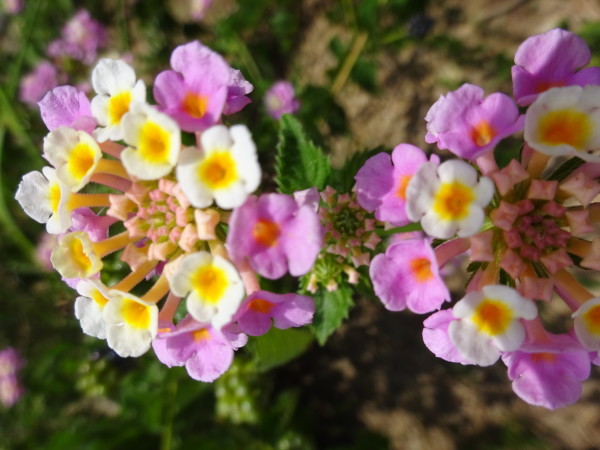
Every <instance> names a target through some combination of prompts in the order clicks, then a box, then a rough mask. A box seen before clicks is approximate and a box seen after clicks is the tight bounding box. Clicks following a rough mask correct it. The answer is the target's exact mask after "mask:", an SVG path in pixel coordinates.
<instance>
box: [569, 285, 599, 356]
mask: <svg viewBox="0 0 600 450" xmlns="http://www.w3.org/2000/svg"><path fill="white" fill-rule="evenodd" d="M572 317H573V319H574V321H573V323H574V327H575V334H576V335H577V339H579V342H581V345H583V346H584V347H585V348H587V349H588V350H591V351H594V352H598V351H600V297H596V298H593V299H591V300H588V301H587V302H585V303H584V304H583V305H581V306H580V307H579V309H578V310H577V311H575V312H574V313H573V316H572Z"/></svg>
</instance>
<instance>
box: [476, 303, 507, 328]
mask: <svg viewBox="0 0 600 450" xmlns="http://www.w3.org/2000/svg"><path fill="white" fill-rule="evenodd" d="M512 319H513V314H512V311H511V310H510V308H509V307H508V306H506V305H505V304H504V303H502V302H500V301H498V300H490V299H487V298H486V299H485V300H484V301H483V302H481V304H480V305H479V306H478V307H477V309H476V310H475V314H474V315H473V322H474V323H475V325H476V326H477V328H479V331H481V332H482V333H486V334H488V335H490V336H495V335H498V334H502V333H503V332H504V331H506V329H507V328H508V326H509V325H510V322H511V321H512Z"/></svg>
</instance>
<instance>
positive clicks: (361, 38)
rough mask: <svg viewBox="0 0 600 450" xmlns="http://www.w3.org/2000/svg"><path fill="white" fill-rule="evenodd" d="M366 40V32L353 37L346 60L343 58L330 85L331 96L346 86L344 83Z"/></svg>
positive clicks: (367, 34) (367, 35) (367, 37)
mask: <svg viewBox="0 0 600 450" xmlns="http://www.w3.org/2000/svg"><path fill="white" fill-rule="evenodd" d="M368 39H369V33H367V32H366V31H361V32H359V33H358V34H357V35H356V36H355V38H354V41H353V42H352V47H351V48H350V51H349V52H348V54H347V55H346V58H344V62H343V63H342V66H341V67H340V70H339V72H338V73H337V75H336V77H335V80H333V83H332V84H331V93H332V94H337V93H339V92H340V91H341V90H342V88H343V87H344V84H346V81H348V78H349V77H350V73H351V72H352V68H353V67H354V65H355V64H356V61H358V57H359V56H360V54H361V53H362V51H363V49H364V48H365V45H366V43H367V40H368Z"/></svg>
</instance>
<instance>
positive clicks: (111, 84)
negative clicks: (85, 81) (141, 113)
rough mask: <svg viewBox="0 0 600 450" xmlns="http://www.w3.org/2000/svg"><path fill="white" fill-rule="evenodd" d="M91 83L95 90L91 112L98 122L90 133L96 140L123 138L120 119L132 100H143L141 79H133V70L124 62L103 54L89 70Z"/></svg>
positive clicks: (144, 91) (144, 87)
mask: <svg viewBox="0 0 600 450" xmlns="http://www.w3.org/2000/svg"><path fill="white" fill-rule="evenodd" d="M92 86H93V88H94V90H95V91H96V93H97V94H98V95H97V96H96V97H94V98H93V99H92V115H93V116H94V119H96V121H97V122H98V125H100V126H101V128H98V129H96V130H95V131H94V136H95V137H96V138H97V139H98V140H99V141H100V142H104V141H106V140H107V139H111V140H113V141H118V140H121V139H123V131H124V130H123V128H122V126H121V120H122V118H123V116H124V115H125V114H126V113H127V112H128V111H129V107H130V105H131V104H132V103H134V102H142V103H144V102H145V101H146V86H145V85H144V82H143V81H142V80H138V81H137V82H136V80H135V72H134V70H133V69H132V68H131V66H130V65H129V64H127V63H126V62H124V61H121V60H118V59H110V58H103V59H101V60H100V62H98V64H97V65H96V67H95V68H94V70H93V72H92Z"/></svg>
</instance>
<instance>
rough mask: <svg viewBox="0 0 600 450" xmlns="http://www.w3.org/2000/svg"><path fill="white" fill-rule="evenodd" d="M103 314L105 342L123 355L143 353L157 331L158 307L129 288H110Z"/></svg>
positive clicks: (134, 355)
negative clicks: (132, 292) (125, 290)
mask: <svg viewBox="0 0 600 450" xmlns="http://www.w3.org/2000/svg"><path fill="white" fill-rule="evenodd" d="M103 316H104V320H105V322H106V325H107V329H106V335H107V336H106V340H107V343H108V346H109V347H110V348H112V349H113V350H114V351H115V353H117V354H118V355H119V356H122V357H128V356H133V357H136V356H140V355H143V354H144V353H146V352H147V351H148V349H149V348H150V346H151V345H152V340H153V339H154V338H155V337H156V334H157V333H158V307H157V306H156V305H155V304H154V303H149V302H146V301H144V300H142V299H141V298H138V297H136V296H135V295H133V294H130V293H128V292H123V291H119V290H116V289H113V290H111V291H109V302H108V303H107V304H106V306H105V307H104V310H103Z"/></svg>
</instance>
